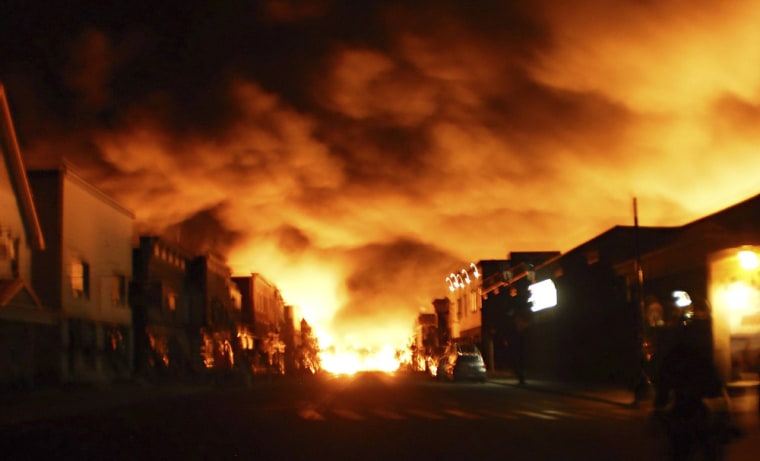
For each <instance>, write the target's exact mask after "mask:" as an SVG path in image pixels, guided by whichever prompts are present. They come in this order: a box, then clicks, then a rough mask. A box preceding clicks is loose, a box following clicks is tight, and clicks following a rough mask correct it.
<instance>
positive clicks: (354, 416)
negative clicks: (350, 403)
mask: <svg viewBox="0 0 760 461" xmlns="http://www.w3.org/2000/svg"><path fill="white" fill-rule="evenodd" d="M297 413H298V417H299V418H301V419H303V420H309V421H325V420H326V419H327V416H326V414H328V413H329V415H330V416H331V417H334V418H341V419H346V420H350V421H364V420H367V419H368V418H371V417H373V416H374V417H377V418H381V419H385V420H392V421H402V420H406V419H409V418H415V417H416V418H423V419H428V420H444V419H446V418H452V417H453V418H461V419H469V420H475V419H483V418H498V419H505V420H517V419H520V418H524V417H528V418H537V419H543V420H547V421H554V420H558V419H581V420H585V419H591V418H593V417H594V416H591V415H589V414H588V413H585V412H583V411H579V412H570V411H562V410H554V409H546V410H529V409H522V410H517V409H515V410H506V409H505V410H502V411H499V410H493V409H486V408H483V409H478V410H473V411H464V410H461V409H458V408H442V409H440V410H426V409H423V408H408V409H403V410H400V411H396V410H390V409H385V408H372V409H366V410H364V414H363V413H362V411H354V410H351V409H347V408H329V409H322V410H321V411H318V410H317V409H316V408H314V407H306V408H302V409H300V410H298V411H297ZM607 416H608V417H613V418H617V419H620V418H624V417H625V415H623V414H608V415H607Z"/></svg>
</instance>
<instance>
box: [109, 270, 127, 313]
mask: <svg viewBox="0 0 760 461" xmlns="http://www.w3.org/2000/svg"><path fill="white" fill-rule="evenodd" d="M126 301H127V278H126V277H125V276H123V275H114V276H113V277H111V305H112V306H125V305H126V304H127V303H126Z"/></svg>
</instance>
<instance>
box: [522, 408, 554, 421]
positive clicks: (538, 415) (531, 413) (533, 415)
mask: <svg viewBox="0 0 760 461" xmlns="http://www.w3.org/2000/svg"><path fill="white" fill-rule="evenodd" d="M515 413H519V414H521V415H525V416H530V417H531V418H539V419H550V420H554V419H559V418H558V417H556V416H552V415H547V414H545V413H540V412H537V411H528V410H516V411H515Z"/></svg>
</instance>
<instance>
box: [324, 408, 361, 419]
mask: <svg viewBox="0 0 760 461" xmlns="http://www.w3.org/2000/svg"><path fill="white" fill-rule="evenodd" d="M332 412H333V413H335V414H336V415H338V416H340V417H341V418H343V419H350V420H352V421H362V420H363V419H364V416H362V415H360V414H359V413H357V412H355V411H352V410H345V409H343V408H334V409H333V410H332Z"/></svg>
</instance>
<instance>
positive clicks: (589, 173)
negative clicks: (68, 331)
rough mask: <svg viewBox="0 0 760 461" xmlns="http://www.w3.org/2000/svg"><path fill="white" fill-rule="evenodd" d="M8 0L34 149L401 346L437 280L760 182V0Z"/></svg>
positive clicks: (316, 318) (195, 242) (688, 215)
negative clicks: (116, 0)
mask: <svg viewBox="0 0 760 461" xmlns="http://www.w3.org/2000/svg"><path fill="white" fill-rule="evenodd" d="M104 3H108V2H86V1H81V2H80V1H66V2H63V1H58V0H54V1H46V2H41V1H30V0H7V1H5V2H3V6H0V30H2V31H3V33H4V34H5V39H4V40H0V56H1V57H2V59H0V62H1V63H2V65H1V66H0V81H2V82H3V84H4V85H5V87H6V91H7V94H8V98H9V100H10V103H11V109H12V112H13V116H14V121H15V123H16V129H17V132H18V135H19V139H20V142H21V146H22V151H23V156H24V160H25V162H26V164H27V167H29V168H39V167H49V166H53V165H57V164H58V163H60V162H61V160H62V159H66V160H67V161H69V162H71V163H72V164H73V165H74V167H75V168H76V170H77V171H78V172H80V174H82V175H83V176H84V177H85V178H86V179H88V180H89V181H91V182H92V183H94V184H95V185H97V186H98V187H100V188H101V189H103V190H104V191H106V192H107V193H109V194H110V195H112V196H113V197H115V198H116V199H117V200H118V201H119V202H120V203H122V204H123V205H125V206H126V207H128V208H130V209H131V210H133V211H134V213H135V215H136V221H137V226H138V229H139V230H140V231H141V232H146V233H148V232H149V233H157V234H162V235H166V236H169V237H170V238H175V239H179V240H180V241H181V242H182V243H184V244H186V245H188V246H189V247H191V248H192V249H195V250H197V251H214V252H217V253H220V254H222V255H224V256H226V258H227V259H228V261H229V264H230V266H231V267H232V269H233V271H234V272H235V273H236V274H247V273H251V272H258V273H261V274H263V275H264V276H265V277H267V278H268V279H270V280H271V281H273V282H274V283H275V284H276V285H277V286H278V287H279V288H280V289H281V290H282V292H283V296H284V298H285V300H286V302H289V303H291V304H294V305H297V306H298V307H299V308H300V309H301V311H302V312H303V314H304V316H305V317H306V318H307V320H309V321H310V323H312V324H315V325H316V326H317V327H318V328H322V329H324V330H326V331H328V332H329V333H330V334H331V335H333V337H334V338H335V339H336V341H344V340H346V341H351V342H355V343H362V342H367V343H374V344H378V343H383V342H390V343H393V344H398V343H399V342H403V341H405V340H406V337H407V335H408V334H409V332H410V330H411V325H412V322H413V319H414V317H415V315H416V314H417V313H418V312H419V309H420V308H421V307H427V308H430V307H431V303H432V300H433V299H434V298H436V297H442V296H444V295H445V294H446V289H447V287H446V284H445V282H444V278H445V276H446V274H448V273H449V272H450V271H451V270H453V269H457V268H458V267H464V266H461V265H469V262H470V261H473V262H475V261H477V260H481V259H503V258H505V257H506V256H507V254H508V253H509V252H511V251H548V250H559V251H566V250H569V249H571V248H573V247H574V246H576V245H578V244H580V243H582V242H583V241H585V240H588V239H589V238H592V237H593V236H595V235H597V234H599V233H601V232H604V231H605V230H607V229H609V228H610V227H612V226H614V225H618V224H632V223H633V216H632V214H633V212H632V199H633V197H637V199H638V205H639V222H640V224H641V225H649V226H656V225H681V224H684V223H686V222H688V221H690V220H693V219H696V218H698V217H700V216H702V215H704V214H707V213H711V212H714V211H716V210H718V209H721V208H723V207H726V206H730V205H732V204H733V203H736V202H738V201H741V200H743V199H745V198H747V197H750V196H753V195H755V194H757V193H758V192H760V191H759V190H758V186H757V184H756V181H754V180H753V176H752V172H753V171H757V170H758V168H759V167H760V155H757V150H758V145H759V144H758V141H759V140H760V129H759V128H758V126H760V125H759V124H758V123H757V122H758V120H760V66H758V65H757V63H758V62H760V28H758V27H757V26H756V25H757V24H758V23H760V8H759V7H760V2H759V1H743V2H729V3H730V4H724V3H726V2H712V1H706V0H698V1H696V2H695V1H688V2H687V1H685V0H675V1H664V2H650V1H641V0H606V1H581V2H573V3H572V5H567V6H565V5H564V4H563V2H553V1H549V0H545V1H537V2H531V3H530V5H525V4H524V3H525V2H519V1H496V0H493V1H490V0H485V1H481V2H459V1H455V0H449V1H445V0H438V1H432V0H428V1H424V0H423V1H419V2H403V1H365V2H355V1H349V0H344V1H338V0H303V1H288V0H269V1H255V2H248V1H230V2H225V4H224V5H225V6H219V5H215V2H205V1H200V0H189V1H187V0H186V1H182V2H179V1H163V2H150V3H149V2H143V1H134V2H128V4H125V5H121V6H119V7H109V6H106V5H104Z"/></svg>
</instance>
